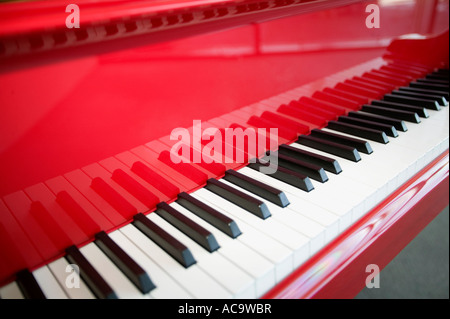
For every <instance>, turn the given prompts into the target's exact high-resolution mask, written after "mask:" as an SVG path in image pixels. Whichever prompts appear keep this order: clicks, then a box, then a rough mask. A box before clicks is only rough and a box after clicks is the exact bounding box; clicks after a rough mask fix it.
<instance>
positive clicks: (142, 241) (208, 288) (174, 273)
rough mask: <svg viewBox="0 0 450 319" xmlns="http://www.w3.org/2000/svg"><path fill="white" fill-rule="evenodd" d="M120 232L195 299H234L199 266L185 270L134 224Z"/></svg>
mask: <svg viewBox="0 0 450 319" xmlns="http://www.w3.org/2000/svg"><path fill="white" fill-rule="evenodd" d="M120 231H121V232H122V233H123V234H124V235H125V236H126V237H127V238H128V239H130V241H132V242H133V243H134V244H135V245H136V246H138V247H139V249H141V250H142V251H143V252H144V253H145V254H146V255H147V256H148V257H149V258H150V259H151V260H153V261H154V262H155V263H156V264H158V265H159V266H160V267H161V269H163V270H164V271H165V272H166V273H167V274H168V275H170V276H171V277H172V278H173V279H174V280H175V281H176V282H177V283H178V284H180V285H181V286H182V287H184V288H185V289H186V290H187V291H188V292H189V293H190V294H191V295H192V296H194V298H199V299H216V298H217V299H222V298H223V299H225V298H226V299H228V298H231V297H232V294H231V293H229V292H228V291H227V290H226V289H225V288H223V287H222V286H221V285H220V284H218V283H217V282H216V281H215V280H214V279H213V278H211V277H210V276H208V275H207V274H205V273H204V271H203V270H202V269H200V268H199V267H198V266H197V265H195V264H194V265H192V266H190V267H189V268H184V267H183V266H181V265H180V264H179V263H178V262H177V261H176V260H174V259H173V258H172V257H171V256H169V255H168V254H167V253H166V252H165V251H164V250H162V249H161V248H160V247H159V246H158V245H156V244H155V243H154V242H153V241H151V240H150V239H149V238H148V237H147V236H146V235H144V234H143V233H142V232H141V231H139V229H137V228H136V227H135V226H133V225H132V224H129V225H126V226H124V227H122V228H121V229H120Z"/></svg>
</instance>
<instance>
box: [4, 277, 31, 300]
mask: <svg viewBox="0 0 450 319" xmlns="http://www.w3.org/2000/svg"><path fill="white" fill-rule="evenodd" d="M0 298H1V299H25V297H24V296H23V294H22V292H21V291H20V288H19V285H17V283H16V282H15V281H12V282H10V283H9V284H7V285H5V286H3V287H1V288H0Z"/></svg>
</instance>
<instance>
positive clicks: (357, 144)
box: [311, 123, 373, 154]
mask: <svg viewBox="0 0 450 319" xmlns="http://www.w3.org/2000/svg"><path fill="white" fill-rule="evenodd" d="M342 124H345V123H342ZM313 131H314V132H312V131H311V136H314V137H318V138H321V139H324V140H327V141H330V142H333V143H338V144H342V145H346V146H350V147H354V148H356V149H357V150H358V151H359V152H361V153H364V154H372V153H373V150H372V147H371V146H370V144H369V143H368V142H367V141H364V140H361V139H358V138H354V137H348V136H344V135H341V134H337V133H332V132H327V131H322V130H319V129H314V130H313Z"/></svg>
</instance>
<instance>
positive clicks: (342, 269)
mask: <svg viewBox="0 0 450 319" xmlns="http://www.w3.org/2000/svg"><path fill="white" fill-rule="evenodd" d="M448 178H449V153H448V151H447V152H445V153H444V154H442V155H441V156H439V157H438V158H437V159H436V160H434V161H433V162H432V163H430V164H429V165H428V166H427V167H426V168H424V169H423V170H422V171H421V172H420V173H419V174H417V175H416V176H415V177H414V178H412V179H411V180H410V181H408V182H407V183H406V184H405V185H403V186H402V187H401V188H399V189H398V190H397V191H395V192H394V193H393V194H392V195H391V196H389V197H388V198H386V199H385V200H384V201H383V202H382V203H380V204H379V205H378V206H377V207H376V208H375V209H373V210H372V211H371V212H370V213H368V214H367V215H366V216H364V217H363V218H361V219H360V220H359V221H358V222H356V223H355V224H354V225H353V226H351V227H350V228H349V229H348V230H346V231H345V232H344V233H342V234H341V235H340V236H339V237H338V238H336V239H335V240H334V241H333V242H331V243H330V244H329V245H327V247H325V248H324V249H323V250H322V251H320V252H319V253H318V254H316V255H315V256H314V257H312V258H311V259H309V260H308V261H307V262H306V263H305V264H304V265H302V266H301V267H300V268H298V269H297V270H296V271H295V272H293V273H292V274H291V275H290V276H289V277H287V278H286V279H285V280H284V281H283V282H281V283H280V284H279V285H277V286H276V287H275V288H274V289H273V290H272V291H270V292H269V293H267V294H266V295H265V296H264V297H263V298H267V299H274V298H289V299H293V298H320V299H325V298H353V297H354V296H356V294H358V293H359V292H360V291H361V289H362V288H364V287H365V284H366V278H367V277H368V276H369V273H367V272H366V267H367V265H370V264H376V265H377V266H378V267H379V268H380V270H381V269H383V268H384V267H385V266H386V265H387V264H388V263H389V262H390V261H391V260H392V259H393V258H394V257H395V256H396V255H397V254H398V253H399V252H400V251H401V250H402V249H403V248H404V247H405V246H406V245H407V244H408V243H409V242H410V241H411V240H412V239H413V238H414V237H415V236H416V235H417V234H418V233H419V232H420V231H421V230H422V229H423V228H424V227H425V226H426V225H427V224H428V223H429V222H430V221H432V220H433V218H434V217H436V216H437V214H439V213H440V212H441V211H442V209H444V208H445V207H446V206H447V205H448V199H449V198H448V192H449V179H448Z"/></svg>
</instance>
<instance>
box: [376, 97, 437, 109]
mask: <svg viewBox="0 0 450 319" xmlns="http://www.w3.org/2000/svg"><path fill="white" fill-rule="evenodd" d="M383 99H384V100H386V101H391V102H397V103H403V104H410V105H416V106H421V107H425V108H427V109H430V110H436V111H439V110H440V109H441V107H440V106H439V104H438V103H437V102H436V101H434V100H429V99H418V98H414V97H407V96H400V95H395V94H386V95H385V96H384V97H383Z"/></svg>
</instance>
